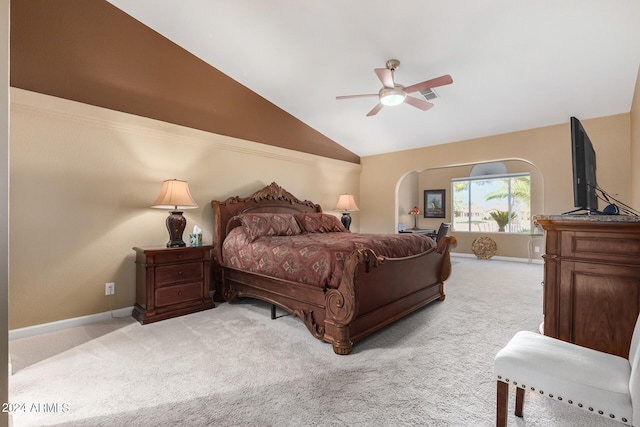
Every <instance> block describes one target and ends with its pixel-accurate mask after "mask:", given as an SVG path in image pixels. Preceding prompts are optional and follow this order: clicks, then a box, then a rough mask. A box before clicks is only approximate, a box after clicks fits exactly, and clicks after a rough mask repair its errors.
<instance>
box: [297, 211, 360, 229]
mask: <svg viewBox="0 0 640 427" xmlns="http://www.w3.org/2000/svg"><path fill="white" fill-rule="evenodd" d="M294 216H295V218H296V221H298V224H299V225H300V228H301V229H302V231H305V232H307V233H331V232H338V233H348V232H349V230H347V229H346V228H344V225H342V223H341V222H340V220H339V219H338V218H336V217H335V216H333V215H327V214H323V213H297V214H295V215H294Z"/></svg>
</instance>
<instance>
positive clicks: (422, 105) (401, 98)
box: [336, 59, 453, 116]
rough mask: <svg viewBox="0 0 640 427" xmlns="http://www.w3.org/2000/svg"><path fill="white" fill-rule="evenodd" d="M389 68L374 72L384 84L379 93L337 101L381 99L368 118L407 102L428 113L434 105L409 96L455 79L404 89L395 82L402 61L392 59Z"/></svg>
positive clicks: (422, 83)
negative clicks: (366, 98)
mask: <svg viewBox="0 0 640 427" xmlns="http://www.w3.org/2000/svg"><path fill="white" fill-rule="evenodd" d="M386 65H387V68H376V69H375V70H374V71H375V73H376V75H377V76H378V78H379V79H380V81H381V82H382V89H380V91H379V92H378V93H370V94H366V95H344V96H336V99H351V98H365V97H370V96H377V97H378V99H379V102H378V105H376V106H375V107H373V109H372V110H371V111H369V113H368V114H367V116H373V115H375V114H378V112H379V111H380V110H382V107H384V106H387V107H391V106H394V105H400V104H402V103H403V102H406V103H407V104H409V105H413V106H414V107H416V108H419V109H421V110H423V111H427V110H428V109H429V108H431V107H433V104H432V103H430V102H427V101H423V100H421V99H418V98H414V97H413V96H408V94H409V93H413V92H419V91H423V90H427V89H433V88H434V87H438V86H444V85H448V84H451V83H453V79H452V78H451V76H450V75H448V74H445V75H444V76H440V77H437V78H435V79H431V80H426V81H424V82H421V83H416V84H414V85H411V86H407V87H404V86H403V85H401V84H398V83H396V82H395V80H394V73H395V71H396V70H397V69H398V67H399V66H400V61H398V60H397V59H390V60H388V61H387V64H386Z"/></svg>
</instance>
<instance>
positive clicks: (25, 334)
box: [9, 307, 133, 341]
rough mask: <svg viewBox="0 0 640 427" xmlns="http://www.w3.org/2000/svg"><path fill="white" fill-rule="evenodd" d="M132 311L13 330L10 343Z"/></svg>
mask: <svg viewBox="0 0 640 427" xmlns="http://www.w3.org/2000/svg"><path fill="white" fill-rule="evenodd" d="M132 310H133V307H125V308H119V309H117V310H112V311H105V312H104V313H97V314H90V315H88V316H81V317H73V318H71V319H64V320H58V321H56V322H50V323H42V324H40V325H33V326H27V327H26V328H19V329H12V330H10V331H9V341H13V340H18V339H21V338H29V337H34V336H36V335H42V334H48V333H50V332H57V331H62V330H64V329H69V328H74V327H76V326H85V325H90V324H92V323H97V322H104V321H106V320H110V319H112V318H114V317H127V316H131V311H132Z"/></svg>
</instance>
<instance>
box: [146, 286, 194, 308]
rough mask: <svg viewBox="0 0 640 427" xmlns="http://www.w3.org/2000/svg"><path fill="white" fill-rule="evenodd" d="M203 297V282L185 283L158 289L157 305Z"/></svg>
mask: <svg viewBox="0 0 640 427" xmlns="http://www.w3.org/2000/svg"><path fill="white" fill-rule="evenodd" d="M201 298H202V283H184V284H182V285H173V286H165V287H163V288H158V289H156V307H162V306H165V305H171V304H178V303H181V302H185V301H191V300H197V299H201Z"/></svg>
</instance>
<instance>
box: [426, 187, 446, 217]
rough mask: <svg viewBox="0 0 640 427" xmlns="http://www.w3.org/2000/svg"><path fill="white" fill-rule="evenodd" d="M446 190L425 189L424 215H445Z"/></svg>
mask: <svg viewBox="0 0 640 427" xmlns="http://www.w3.org/2000/svg"><path fill="white" fill-rule="evenodd" d="M445 206H446V205H445V190H424V217H425V218H444V217H445V214H446V212H445V210H446V208H445Z"/></svg>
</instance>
